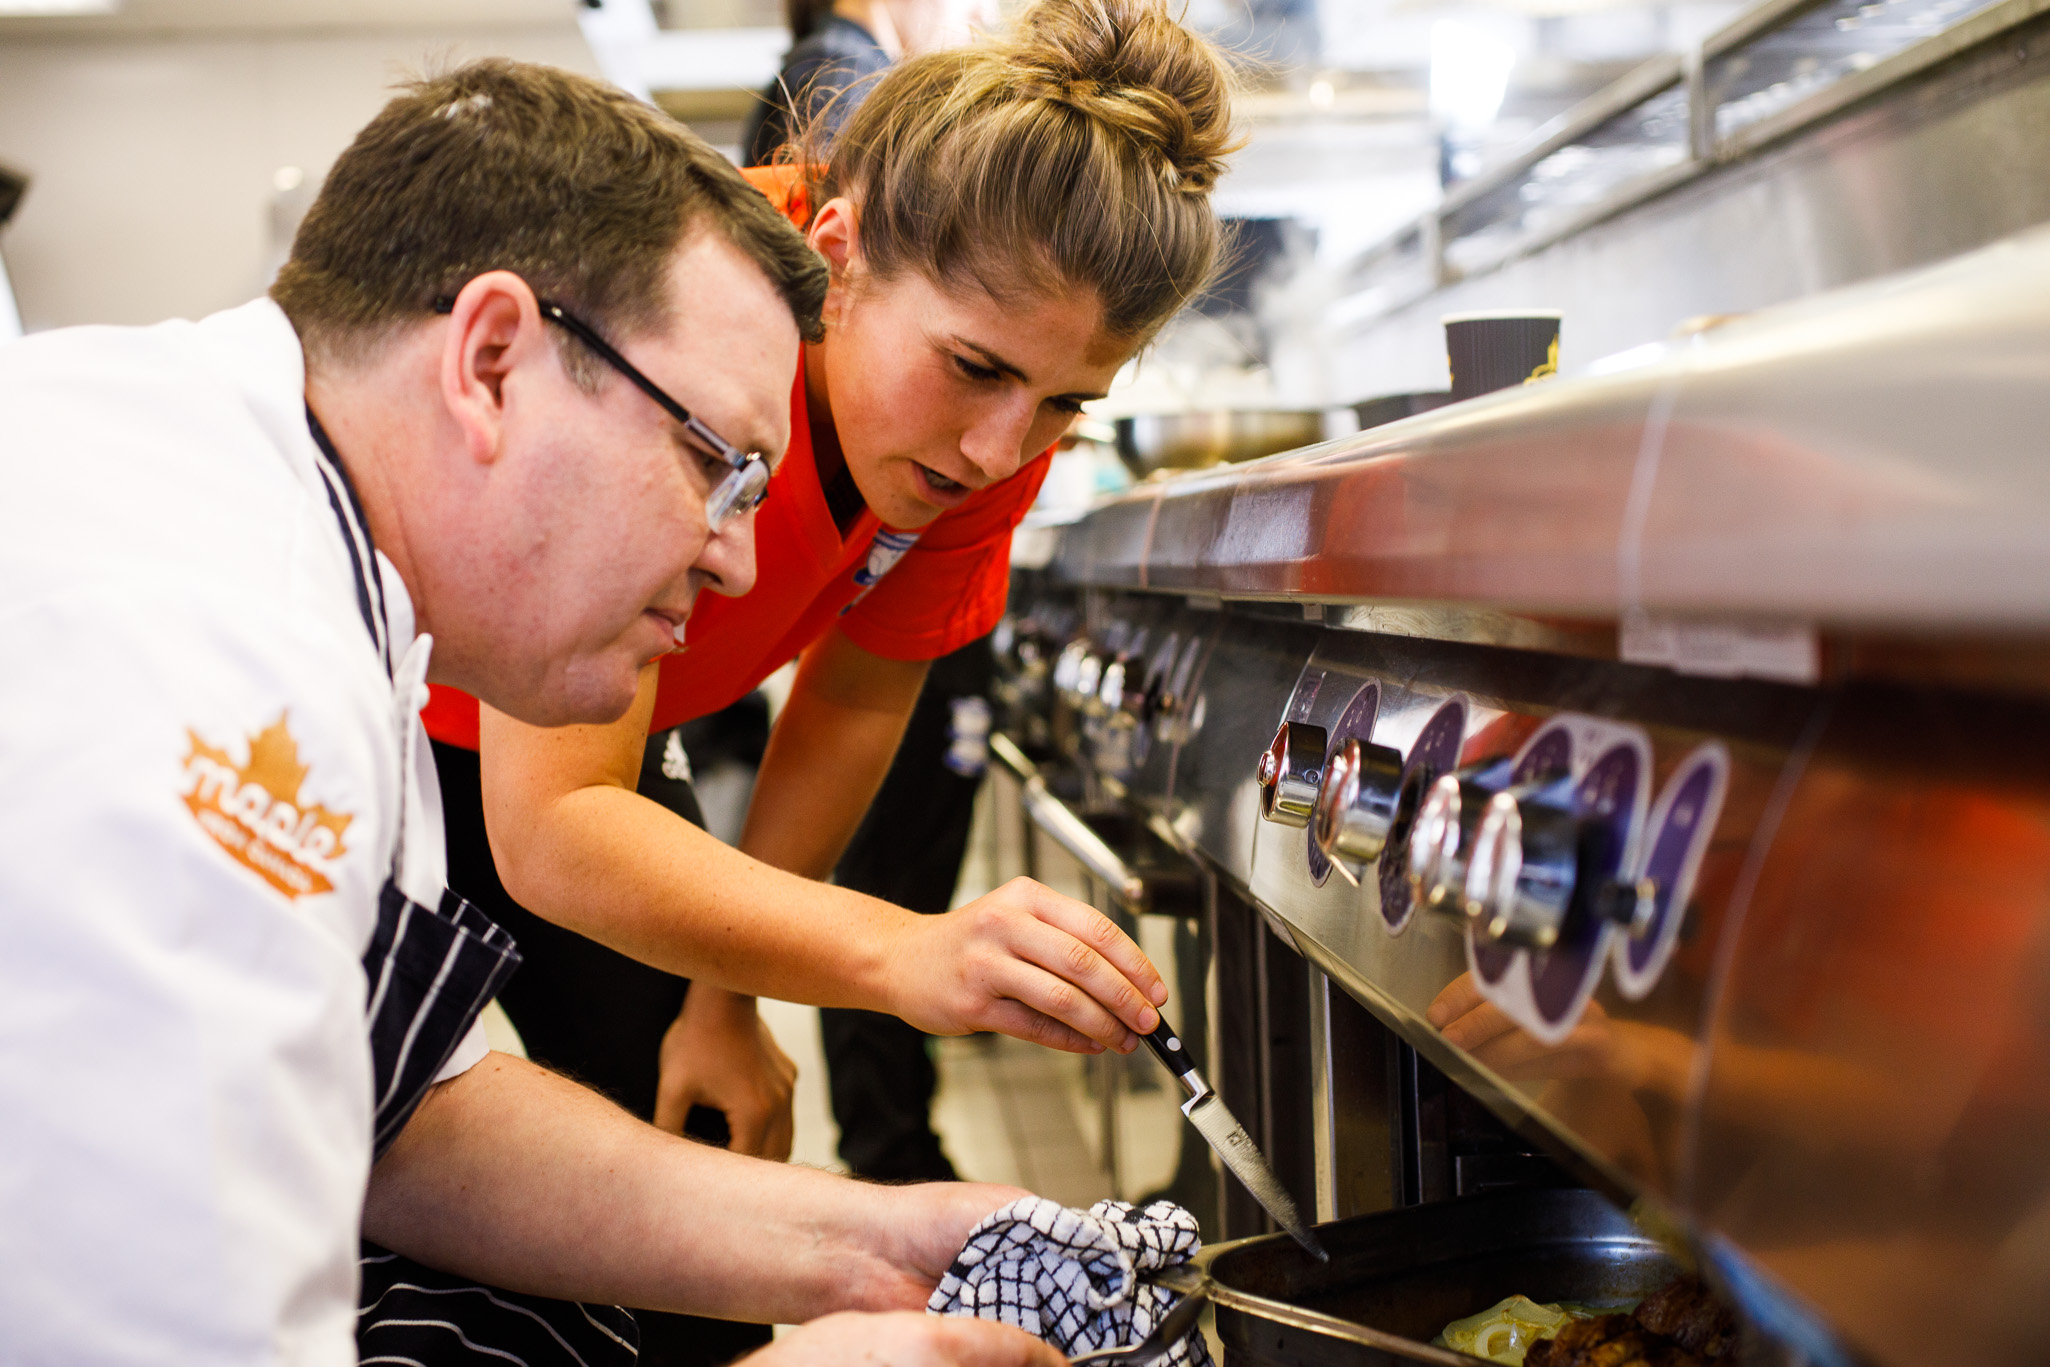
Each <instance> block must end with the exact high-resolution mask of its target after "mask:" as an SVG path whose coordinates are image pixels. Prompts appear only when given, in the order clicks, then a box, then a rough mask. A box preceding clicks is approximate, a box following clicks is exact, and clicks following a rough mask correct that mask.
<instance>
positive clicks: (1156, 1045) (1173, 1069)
mask: <svg viewBox="0 0 2050 1367" xmlns="http://www.w3.org/2000/svg"><path fill="white" fill-rule="evenodd" d="M1146 1047H1147V1048H1149V1049H1151V1050H1152V1051H1153V1053H1154V1056H1155V1057H1156V1058H1158V1059H1159V1060H1160V1061H1161V1062H1162V1063H1165V1064H1166V1065H1167V1071H1169V1072H1170V1073H1173V1074H1174V1075H1175V1076H1176V1077H1184V1076H1186V1075H1187V1074H1189V1073H1193V1072H1195V1071H1196V1060H1194V1059H1192V1058H1190V1057H1189V1051H1188V1050H1187V1049H1184V1048H1183V1047H1182V1038H1181V1036H1180V1035H1177V1034H1176V1033H1175V1032H1174V1027H1173V1026H1171V1025H1169V1024H1168V1023H1167V1017H1165V1016H1162V1017H1161V1018H1160V1024H1159V1025H1157V1026H1155V1027H1154V1028H1153V1033H1152V1034H1150V1035H1148V1036H1146Z"/></svg>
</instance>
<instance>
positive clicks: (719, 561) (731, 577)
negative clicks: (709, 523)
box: [691, 508, 755, 598]
mask: <svg viewBox="0 0 2050 1367" xmlns="http://www.w3.org/2000/svg"><path fill="white" fill-rule="evenodd" d="M691 568H693V569H695V570H697V571H698V572H699V573H701V574H703V575H704V576H705V578H706V580H707V581H708V583H707V587H709V588H710V589H711V590H712V592H714V593H723V594H725V595H726V596H727V597H728V598H738V597H740V596H741V595H743V594H745V593H746V592H747V591H748V590H749V589H751V588H753V587H754V586H755V510H754V509H752V508H750V509H748V510H747V511H746V512H745V513H742V514H741V515H740V516H739V517H735V518H730V519H728V520H727V523H726V525H725V526H723V527H721V528H720V529H719V530H718V531H717V532H715V533H713V534H712V535H711V536H710V537H707V538H706V540H705V549H704V550H703V551H701V552H700V553H699V554H698V558H697V560H696V562H695V563H694V564H693V565H692V566H691Z"/></svg>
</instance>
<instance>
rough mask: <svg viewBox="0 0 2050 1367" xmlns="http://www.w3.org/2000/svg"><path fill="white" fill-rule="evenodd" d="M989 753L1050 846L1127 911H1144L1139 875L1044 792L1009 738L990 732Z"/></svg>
mask: <svg viewBox="0 0 2050 1367" xmlns="http://www.w3.org/2000/svg"><path fill="white" fill-rule="evenodd" d="M989 752H990V753H991V754H992V755H995V756H996V758H997V762H998V763H999V764H1002V765H1003V766H1004V768H1006V769H1008V770H1010V771H1011V773H1012V775H1013V776H1014V777H1015V778H1016V779H1017V780H1018V782H1019V783H1020V784H1021V785H1022V786H1023V789H1024V799H1023V800H1024V803H1025V814H1026V815H1027V816H1028V817H1030V818H1032V824H1033V825H1035V826H1037V827H1039V829H1040V830H1042V831H1045V832H1046V833H1047V834H1048V835H1050V836H1052V837H1053V840H1054V843H1055V844H1057V845H1059V846H1060V847H1061V848H1062V849H1064V850H1066V851H1067V852H1068V853H1069V854H1072V855H1074V856H1075V858H1076V860H1077V861H1078V862H1080V864H1081V865H1082V867H1083V868H1084V869H1087V870H1088V871H1089V874H1090V876H1091V877H1093V878H1097V879H1100V880H1101V881H1102V882H1103V883H1104V884H1106V885H1107V886H1108V887H1109V888H1110V891H1111V895H1112V896H1113V897H1116V898H1117V899H1118V900H1119V901H1120V902H1122V903H1124V904H1125V905H1126V906H1127V907H1129V908H1131V910H1133V911H1135V912H1138V911H1144V910H1145V909H1146V884H1145V883H1144V881H1142V880H1141V879H1140V878H1139V876H1138V875H1137V874H1135V873H1133V872H1132V871H1131V870H1130V869H1129V868H1127V867H1126V866H1125V861H1124V860H1122V859H1120V858H1118V855H1117V851H1116V850H1113V849H1112V848H1111V847H1110V846H1108V845H1106V844H1104V843H1103V837H1102V836H1100V835H1098V834H1097V833H1096V832H1095V831H1093V830H1091V829H1090V828H1089V823H1088V822H1086V821H1084V820H1083V819H1082V818H1081V817H1079V816H1077V815H1076V814H1075V812H1074V810H1073V809H1072V808H1071V807H1069V806H1068V804H1067V803H1065V802H1063V801H1061V800H1060V799H1059V798H1057V797H1055V796H1054V795H1053V794H1052V793H1050V792H1048V791H1047V787H1046V780H1045V779H1044V778H1042V777H1040V774H1039V766H1038V765H1036V764H1034V763H1033V762H1032V761H1031V760H1030V759H1027V758H1026V757H1025V752H1024V751H1022V750H1020V749H1019V748H1018V746H1017V744H1016V743H1015V742H1013V741H1012V739H1011V738H1010V737H1009V736H1007V735H1005V734H1004V733H1003V732H1001V731H992V732H991V733H990V737H989Z"/></svg>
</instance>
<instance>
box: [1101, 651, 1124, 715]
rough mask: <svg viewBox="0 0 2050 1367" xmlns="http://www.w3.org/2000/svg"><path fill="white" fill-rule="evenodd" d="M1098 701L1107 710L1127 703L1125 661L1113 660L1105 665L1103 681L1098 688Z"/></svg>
mask: <svg viewBox="0 0 2050 1367" xmlns="http://www.w3.org/2000/svg"><path fill="white" fill-rule="evenodd" d="M1096 701H1097V702H1098V703H1099V704H1101V705H1102V708H1103V710H1104V711H1106V712H1111V711H1115V710H1117V709H1118V708H1120V707H1123V706H1124V705H1125V662H1124V661H1123V660H1112V661H1111V662H1110V663H1109V664H1107V665H1105V666H1104V667H1103V682H1102V684H1101V685H1100V686H1099V687H1098V688H1097V690H1096Z"/></svg>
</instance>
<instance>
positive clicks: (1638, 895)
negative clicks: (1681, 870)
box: [1594, 878, 1659, 940]
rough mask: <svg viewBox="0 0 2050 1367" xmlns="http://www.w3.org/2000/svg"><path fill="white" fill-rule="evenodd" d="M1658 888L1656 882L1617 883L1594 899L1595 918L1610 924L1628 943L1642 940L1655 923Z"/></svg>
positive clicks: (1625, 881) (1617, 881)
mask: <svg viewBox="0 0 2050 1367" xmlns="http://www.w3.org/2000/svg"><path fill="white" fill-rule="evenodd" d="M1658 897H1659V884H1658V879H1656V878H1639V879H1636V880H1634V881H1633V880H1630V879H1617V880H1615V881H1613V882H1611V883H1610V884H1609V885H1608V886H1607V887H1605V888H1603V889H1602V890H1601V892H1600V894H1599V895H1597V896H1596V898H1595V903H1594V910H1595V915H1597V916H1600V917H1603V918H1605V919H1607V920H1610V921H1614V922H1615V923H1616V924H1617V925H1619V926H1621V927H1622V928H1623V930H1624V931H1625V933H1627V934H1628V935H1629V936H1630V938H1631V939H1633V940H1639V939H1642V938H1644V935H1645V933H1646V932H1648V931H1649V930H1650V929H1651V927H1652V923H1653V922H1654V921H1656V920H1657V919H1658V911H1659V902H1658Z"/></svg>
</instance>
